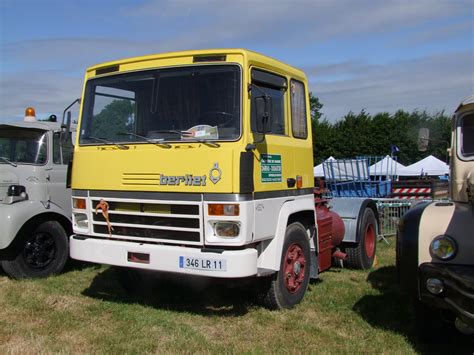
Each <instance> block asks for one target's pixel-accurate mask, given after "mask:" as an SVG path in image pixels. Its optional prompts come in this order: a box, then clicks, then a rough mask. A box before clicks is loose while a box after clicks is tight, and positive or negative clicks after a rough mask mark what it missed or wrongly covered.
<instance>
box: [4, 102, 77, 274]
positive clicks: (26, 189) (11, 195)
mask: <svg viewBox="0 0 474 355" xmlns="http://www.w3.org/2000/svg"><path fill="white" fill-rule="evenodd" d="M65 112H66V111H65ZM68 117H69V120H68V122H70V114H69V115H68ZM55 118H56V116H54V115H52V116H51V117H50V119H49V120H48V121H37V120H36V119H35V111H34V109H33V108H27V110H26V112H25V120H24V121H21V122H15V123H2V124H0V226H1V233H0V264H1V266H2V268H3V270H4V271H5V272H6V274H8V275H9V276H10V277H13V278H16V279H21V278H32V277H46V276H49V275H52V274H56V273H59V272H60V271H61V270H62V269H63V267H64V265H65V263H66V261H67V259H68V247H69V246H68V235H70V234H71V232H72V228H71V202H70V200H71V189H70V188H66V174H67V167H68V163H69V161H70V158H71V154H72V143H71V142H72V141H71V137H70V132H69V130H67V129H66V128H65V127H66V126H64V125H62V124H61V123H58V122H56V119H55ZM67 126H70V124H69V125H67Z"/></svg>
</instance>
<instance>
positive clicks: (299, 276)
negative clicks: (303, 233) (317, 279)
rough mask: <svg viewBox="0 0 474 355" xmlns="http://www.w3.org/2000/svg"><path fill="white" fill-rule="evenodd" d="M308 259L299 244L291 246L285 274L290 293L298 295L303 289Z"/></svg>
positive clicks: (284, 268) (287, 256)
mask: <svg viewBox="0 0 474 355" xmlns="http://www.w3.org/2000/svg"><path fill="white" fill-rule="evenodd" d="M305 267H306V258H305V256H304V253H303V249H302V248H301V246H300V245H299V244H297V243H293V244H291V245H290V246H289V247H288V249H287V251H286V255H285V260H284V266H283V272H284V274H285V287H286V289H287V290H288V291H289V292H290V293H296V292H298V291H299V289H300V288H301V285H302V284H303V280H304V274H305Z"/></svg>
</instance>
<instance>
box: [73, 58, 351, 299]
mask: <svg viewBox="0 0 474 355" xmlns="http://www.w3.org/2000/svg"><path fill="white" fill-rule="evenodd" d="M82 98H83V99H82V107H81V114H80V116H81V117H80V121H79V129H78V135H77V142H76V145H75V149H74V159H73V167H72V189H73V191H72V195H73V197H72V204H73V229H74V235H72V236H71V239H70V253H71V257H72V258H75V259H79V260H86V261H91V262H96V263H104V264H109V265H115V266H118V267H122V268H125V269H124V270H132V269H146V270H157V271H165V272H172V273H180V274H193V275H203V276H210V277H218V278H244V277H250V276H269V277H264V278H263V279H266V280H267V281H268V287H266V288H265V291H264V296H265V300H266V301H265V302H266V304H267V305H268V306H269V307H270V308H285V307H292V306H293V305H295V304H296V303H298V302H299V301H300V300H301V299H302V298H303V296H304V293H305V292H306V289H307V286H308V281H309V275H310V264H311V265H313V266H314V265H315V264H314V260H315V258H312V256H311V255H310V250H311V249H312V250H313V251H314V250H315V249H317V245H316V244H315V242H314V240H313V239H314V238H313V237H314V235H315V234H316V233H315V226H316V221H315V205H314V195H313V168H312V165H313V164H312V163H313V155H312V139H311V137H312V134H311V121H310V114H309V96H308V88H307V80H306V77H305V75H304V73H303V72H302V71H300V70H298V69H295V68H293V67H291V66H289V65H287V64H284V63H282V62H280V61H277V60H275V59H272V58H269V57H266V56H263V55H261V54H258V53H255V52H251V51H248V50H243V49H225V50H199V51H187V52H177V53H167V54H160V55H150V56H144V57H138V58H131V59H125V60H120V61H115V62H110V63H105V64H101V65H98V66H94V67H91V68H89V69H88V70H87V72H86V76H85V84H84V90H83V96H82ZM354 241H355V239H354ZM313 255H314V256H315V255H316V254H315V253H313ZM329 257H330V254H329ZM311 260H312V261H311ZM126 268H128V269H126Z"/></svg>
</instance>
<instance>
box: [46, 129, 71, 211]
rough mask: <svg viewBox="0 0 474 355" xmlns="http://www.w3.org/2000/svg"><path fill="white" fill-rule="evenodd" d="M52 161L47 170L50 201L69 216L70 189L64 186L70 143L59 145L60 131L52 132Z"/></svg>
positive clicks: (69, 141) (69, 155) (69, 156)
mask: <svg viewBox="0 0 474 355" xmlns="http://www.w3.org/2000/svg"><path fill="white" fill-rule="evenodd" d="M52 146H53V151H52V154H51V156H52V159H51V160H52V161H51V163H52V164H51V165H50V170H49V172H48V173H49V188H48V190H49V195H50V199H51V202H53V203H55V204H56V205H59V206H60V207H61V208H62V209H63V210H64V211H65V213H66V214H67V216H69V215H70V214H71V189H70V188H66V175H67V164H68V163H69V160H70V158H71V151H72V143H71V140H70V139H69V140H68V142H67V143H65V144H64V145H61V134H60V132H54V133H53V145H52Z"/></svg>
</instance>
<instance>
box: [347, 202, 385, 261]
mask: <svg viewBox="0 0 474 355" xmlns="http://www.w3.org/2000/svg"><path fill="white" fill-rule="evenodd" d="M358 234H359V244H358V245H357V247H355V248H346V252H347V266H348V267H350V268H353V269H362V270H366V269H370V268H371V267H372V265H373V264H374V260H375V252H376V250H377V219H376V218H375V213H374V211H373V210H372V209H371V208H368V207H367V208H366V209H365V211H364V214H363V215H362V219H361V221H360V224H359V230H358Z"/></svg>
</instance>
